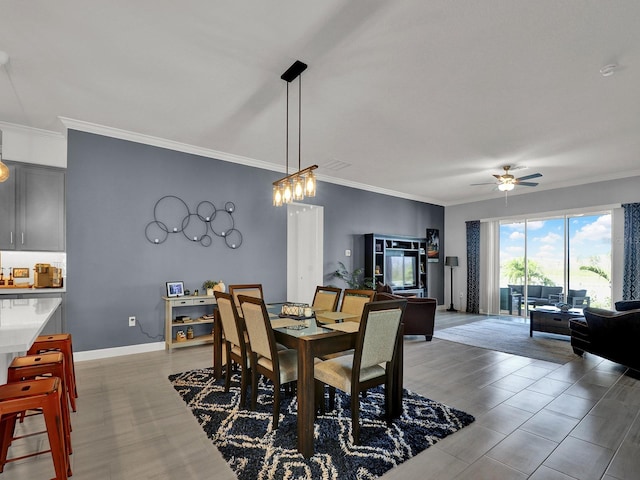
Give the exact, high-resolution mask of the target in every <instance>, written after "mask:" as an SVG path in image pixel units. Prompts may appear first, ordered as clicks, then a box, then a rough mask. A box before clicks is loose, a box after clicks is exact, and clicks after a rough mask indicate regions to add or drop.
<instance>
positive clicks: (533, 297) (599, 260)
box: [500, 212, 611, 315]
mask: <svg viewBox="0 0 640 480" xmlns="http://www.w3.org/2000/svg"><path fill="white" fill-rule="evenodd" d="M610 276H611V212H602V213H592V214H585V215H565V216H554V217H546V218H533V219H523V220H508V221H507V220H505V221H502V222H500V288H501V305H500V309H501V310H502V311H504V310H510V312H509V313H510V314H511V313H512V312H515V310H516V309H517V310H518V312H519V313H520V314H522V312H524V314H525V315H526V314H527V310H528V309H530V308H535V307H536V306H540V305H543V304H550V303H551V304H553V303H558V302H563V303H569V304H570V306H572V307H573V306H576V307H584V306H587V305H591V306H594V307H599V308H610V307H611V283H610ZM525 285H526V286H527V288H526V289H525V288H524V286H525ZM541 287H555V288H541ZM559 287H561V294H559V295H558V294H557V292H558V290H559ZM518 289H519V290H518ZM514 290H516V291H519V293H521V294H522V296H521V298H520V297H517V296H514V295H511V293H513V291H514ZM507 300H508V301H507ZM513 302H516V303H517V302H522V303H521V304H520V303H518V304H517V305H513ZM522 307H526V308H522Z"/></svg>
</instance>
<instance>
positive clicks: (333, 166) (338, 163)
mask: <svg viewBox="0 0 640 480" xmlns="http://www.w3.org/2000/svg"><path fill="white" fill-rule="evenodd" d="M350 166H351V164H350V163H347V162H343V161H342V160H331V161H330V162H328V163H325V164H323V165H322V168H323V169H327V170H333V171H334V172H337V171H339V170H344V169H345V168H347V167H350Z"/></svg>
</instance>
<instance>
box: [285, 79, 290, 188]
mask: <svg viewBox="0 0 640 480" xmlns="http://www.w3.org/2000/svg"><path fill="white" fill-rule="evenodd" d="M286 141H287V146H286V152H287V153H286V158H287V167H286V168H287V170H286V174H287V175H289V82H287V135H286Z"/></svg>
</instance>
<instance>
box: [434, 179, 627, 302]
mask: <svg viewBox="0 0 640 480" xmlns="http://www.w3.org/2000/svg"><path fill="white" fill-rule="evenodd" d="M638 185H640V177H631V178H625V179H620V180H611V181H606V182H598V183H591V184H587V185H580V186H575V187H567V188H559V189H556V190H544V191H538V192H535V191H534V192H531V193H527V194H523V195H509V197H508V202H506V203H505V197H504V195H503V194H499V196H497V198H496V199H493V200H485V201H481V202H475V203H466V204H461V205H453V206H450V207H446V208H445V214H444V215H445V222H444V224H445V232H446V236H445V244H444V251H445V255H457V256H458V258H459V260H460V267H459V268H454V269H453V272H454V290H455V292H454V297H455V303H456V308H457V309H458V310H462V311H464V310H466V305H467V298H466V296H467V269H466V262H467V240H466V224H465V222H467V221H470V220H487V219H502V218H513V217H518V216H523V217H524V216H532V215H536V214H545V213H552V212H554V213H558V212H568V211H572V210H573V211H577V210H581V209H585V208H589V209H594V210H597V209H599V208H601V207H611V206H612V205H616V204H617V205H620V204H624V203H634V202H640V189H638ZM496 195H498V194H496ZM612 221H613V225H612V235H613V245H612V249H613V250H612V262H613V265H612V269H613V271H612V292H611V293H612V299H613V301H616V300H620V299H621V292H622V248H623V222H624V221H623V218H622V212H621V209H619V210H617V211H614V215H613V219H612ZM449 290H450V286H449V282H445V299H449V298H451V297H450V295H451V292H449ZM460 292H462V295H463V298H462V301H461V300H460V296H459V295H460Z"/></svg>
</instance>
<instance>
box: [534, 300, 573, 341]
mask: <svg viewBox="0 0 640 480" xmlns="http://www.w3.org/2000/svg"><path fill="white" fill-rule="evenodd" d="M529 315H530V317H529V327H530V328H529V336H530V337H532V336H533V331H534V330H535V331H537V332H548V333H557V334H560V335H571V332H570V331H569V320H571V319H572V318H580V317H583V316H584V315H583V314H582V309H579V308H571V309H569V310H568V311H566V312H563V311H561V310H560V309H559V308H557V307H553V306H548V307H538V308H536V309H534V310H530V312H529Z"/></svg>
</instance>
